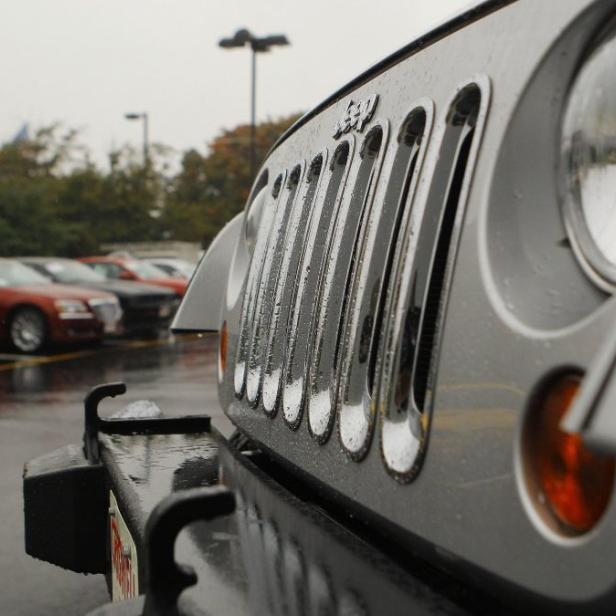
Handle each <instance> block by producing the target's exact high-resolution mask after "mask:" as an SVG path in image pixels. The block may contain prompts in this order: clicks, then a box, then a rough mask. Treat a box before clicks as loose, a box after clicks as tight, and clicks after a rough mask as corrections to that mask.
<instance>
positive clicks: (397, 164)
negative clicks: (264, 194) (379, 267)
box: [359, 108, 426, 398]
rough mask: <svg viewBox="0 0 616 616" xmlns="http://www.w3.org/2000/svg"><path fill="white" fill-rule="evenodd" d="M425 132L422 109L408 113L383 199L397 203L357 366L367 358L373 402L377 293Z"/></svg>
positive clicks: (387, 272) (386, 278) (380, 312)
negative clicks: (385, 258) (380, 276)
mask: <svg viewBox="0 0 616 616" xmlns="http://www.w3.org/2000/svg"><path fill="white" fill-rule="evenodd" d="M425 128H426V112H425V110H424V109H423V108H419V109H414V110H413V111H411V113H410V114H409V116H408V117H407V119H406V121H405V122H404V123H403V125H402V128H401V129H400V132H399V134H398V143H399V145H398V151H397V152H396V158H395V160H394V164H393V166H392V170H391V175H390V180H389V184H388V188H387V193H386V195H385V201H386V204H387V203H388V202H389V200H390V199H392V200H395V201H396V202H397V208H396V214H395V222H394V227H393V232H392V237H391V242H390V246H389V251H388V255H387V260H386V262H385V268H384V270H383V271H384V274H383V280H382V283H381V280H380V279H378V280H376V282H375V284H374V290H373V293H372V296H373V297H374V298H375V299H374V301H372V302H371V311H370V314H369V315H368V317H367V320H369V321H370V331H369V332H366V336H367V337H368V336H369V341H367V346H368V345H369V346H368V349H369V350H368V352H367V353H366V355H365V357H364V356H363V354H361V353H360V357H359V361H360V363H363V361H366V360H367V359H368V357H369V359H370V361H369V365H368V371H367V379H368V393H369V395H370V397H371V398H374V394H375V391H374V387H375V380H376V378H375V376H376V366H377V363H378V362H377V357H378V352H379V348H380V346H381V336H382V331H383V325H384V323H383V321H384V313H385V301H384V294H383V293H379V289H387V288H389V283H390V279H391V276H392V268H393V261H394V256H395V247H396V245H397V243H398V237H399V235H400V227H401V223H402V219H403V217H404V215H405V212H406V211H407V209H408V208H410V207H411V204H410V203H409V191H410V189H411V183H412V180H413V176H414V175H415V167H416V166H417V159H418V157H419V149H420V147H421V143H422V139H423V134H424V131H425ZM384 209H385V208H384ZM379 298H380V299H379ZM372 307H374V309H372ZM409 385H410V381H409Z"/></svg>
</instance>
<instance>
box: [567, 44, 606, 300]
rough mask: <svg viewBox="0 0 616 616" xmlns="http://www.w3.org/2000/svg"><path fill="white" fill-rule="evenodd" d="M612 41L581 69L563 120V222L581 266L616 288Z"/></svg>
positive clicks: (602, 47) (603, 283) (594, 53)
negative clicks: (565, 224) (579, 258)
mask: <svg viewBox="0 0 616 616" xmlns="http://www.w3.org/2000/svg"><path fill="white" fill-rule="evenodd" d="M615 66H616V37H611V38H609V39H606V40H605V41H604V42H602V43H601V44H600V45H599V46H598V47H597V48H596V49H595V50H594V52H593V53H592V54H591V55H590V57H589V58H588V59H587V60H586V62H585V63H584V64H583V65H582V68H581V69H580V71H579V73H578V75H577V77H576V79H575V81H574V83H573V86H572V88H571V91H570V94H569V100H568V102H567V106H566V109H565V114H564V118H563V139H562V155H563V166H564V174H565V183H566V184H565V204H564V206H565V208H564V209H565V220H566V223H567V227H568V231H569V234H570V238H571V240H572V243H573V245H574V248H575V250H576V253H577V254H578V256H579V257H581V260H582V264H583V265H584V267H585V269H586V270H587V271H590V272H591V274H592V275H593V277H594V278H595V280H597V281H598V282H599V283H600V284H601V286H603V287H605V288H608V289H613V288H614V285H616V239H615V238H616V78H615V77H616V72H615Z"/></svg>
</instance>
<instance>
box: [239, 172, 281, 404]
mask: <svg viewBox="0 0 616 616" xmlns="http://www.w3.org/2000/svg"><path fill="white" fill-rule="evenodd" d="M267 177H268V176H267V173H264V174H263V175H262V176H261V178H260V179H259V182H258V183H257V185H256V187H255V190H254V191H253V195H254V198H253V195H251V199H250V200H249V205H248V207H249V208H250V207H251V206H252V205H253V204H256V202H257V200H258V199H261V198H263V199H264V201H265V202H264V204H263V206H262V207H261V208H260V209H261V210H262V211H261V214H260V217H259V224H258V226H256V227H255V228H256V229H259V232H258V235H257V239H256V241H255V244H254V249H253V252H252V259H251V261H250V267H249V269H248V277H247V279H246V287H245V290H244V297H243V301H242V309H241V313H240V323H239V339H238V345H237V353H236V358H235V367H234V372H233V387H234V391H235V395H236V396H237V397H238V398H241V397H242V396H243V395H244V387H245V383H246V361H247V354H248V353H247V351H248V340H249V336H250V327H251V323H252V319H253V317H254V310H255V304H256V296H257V291H258V289H259V284H260V281H261V269H262V265H263V257H264V254H265V250H266V248H267V242H268V239H269V234H270V231H271V224H272V218H273V216H274V213H275V211H276V205H277V199H278V196H279V194H280V187H281V186H282V182H283V181H284V177H285V175H284V174H280V175H279V176H278V177H277V178H276V180H275V181H274V185H273V186H272V190H271V192H270V193H269V194H267V192H265V191H266V190H267Z"/></svg>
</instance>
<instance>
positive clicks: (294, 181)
mask: <svg viewBox="0 0 616 616" xmlns="http://www.w3.org/2000/svg"><path fill="white" fill-rule="evenodd" d="M301 173H302V169H301V167H300V166H299V165H295V167H293V169H292V170H291V173H289V179H288V180H287V190H293V189H294V188H296V187H297V185H298V184H299V178H300V175H301Z"/></svg>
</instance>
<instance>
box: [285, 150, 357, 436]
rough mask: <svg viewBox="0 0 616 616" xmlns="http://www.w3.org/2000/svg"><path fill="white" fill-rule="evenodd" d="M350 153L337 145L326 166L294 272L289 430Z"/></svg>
mask: <svg viewBox="0 0 616 616" xmlns="http://www.w3.org/2000/svg"><path fill="white" fill-rule="evenodd" d="M350 151H351V145H350V142H349V141H344V142H342V143H340V144H339V145H338V147H337V148H336V150H335V151H334V154H333V156H332V160H331V163H330V164H329V170H330V174H329V181H328V182H327V188H326V190H325V194H324V196H323V199H322V200H321V199H317V201H316V202H315V207H314V209H313V211H312V213H311V216H310V222H309V224H308V234H307V236H306V241H305V242H304V246H303V247H302V255H301V257H300V265H299V267H298V270H297V277H296V280H295V288H294V290H293V294H294V301H293V309H292V311H291V313H290V314H289V319H288V327H287V332H288V341H289V342H288V351H287V357H286V363H285V370H284V374H285V378H284V383H285V388H284V390H283V402H282V407H283V416H284V420H285V422H286V423H287V424H288V425H289V427H291V428H292V429H295V428H297V427H298V426H299V422H300V419H301V410H302V405H303V403H304V396H305V386H306V380H305V374H306V372H307V367H308V361H309V349H310V348H311V347H312V339H313V336H314V328H313V321H314V316H315V311H316V302H315V297H317V295H318V293H319V283H320V274H321V271H322V269H323V267H324V259H325V254H326V247H327V246H328V245H329V242H330V238H331V237H332V235H333V233H334V226H333V224H332V223H333V221H335V219H336V215H337V210H338V207H339V205H340V201H341V199H342V192H343V190H344V183H345V178H346V175H347V173H348V168H349V165H348V164H347V163H348V161H349V155H350Z"/></svg>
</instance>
